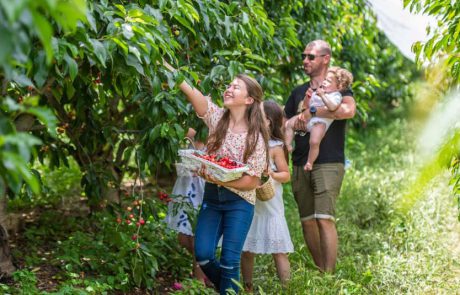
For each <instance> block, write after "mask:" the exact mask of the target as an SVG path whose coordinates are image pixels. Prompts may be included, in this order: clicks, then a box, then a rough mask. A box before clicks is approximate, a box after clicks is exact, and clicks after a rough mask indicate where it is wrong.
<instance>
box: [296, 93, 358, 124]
mask: <svg viewBox="0 0 460 295" xmlns="http://www.w3.org/2000/svg"><path fill="white" fill-rule="evenodd" d="M355 114H356V102H355V99H354V98H353V96H344V97H343V99H342V103H341V104H340V106H339V107H338V108H337V109H336V110H335V111H333V112H331V111H329V110H328V109H327V107H326V106H324V107H318V108H317V110H316V116H317V117H320V118H328V119H334V120H344V119H351V118H353V117H354V116H355ZM302 117H303V119H304V120H310V119H311V115H310V111H309V110H305V111H304V112H303V113H302Z"/></svg>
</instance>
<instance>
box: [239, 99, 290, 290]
mask: <svg viewBox="0 0 460 295" xmlns="http://www.w3.org/2000/svg"><path fill="white" fill-rule="evenodd" d="M264 112H265V117H266V122H267V125H268V128H269V130H270V141H269V143H268V145H269V154H270V170H269V174H270V176H271V178H272V180H273V185H274V188H275V196H274V197H273V198H272V199H270V200H268V201H264V202H262V201H259V200H257V201H256V206H255V213H254V218H253V220H252V224H251V228H250V229H249V233H248V236H247V238H246V242H245V243H244V246H243V255H242V257H241V272H242V275H243V282H244V286H245V289H246V290H247V291H252V289H253V287H252V273H253V270H254V257H255V254H272V256H273V259H274V260H275V266H276V271H277V273H278V277H279V279H280V281H281V283H282V284H283V285H286V284H287V282H288V281H289V277H290V265H289V259H288V256H287V253H291V252H294V246H293V245H292V241H291V237H290V235H289V228H288V225H287V222H286V218H285V216H284V203H283V186H282V183H286V182H288V181H289V180H290V179H291V176H290V174H289V165H288V153H287V149H286V145H285V144H284V132H283V126H284V112H283V109H282V108H281V107H280V106H279V105H278V104H277V103H276V102H274V101H270V100H269V101H265V102H264Z"/></svg>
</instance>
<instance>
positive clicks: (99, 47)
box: [89, 39, 107, 68]
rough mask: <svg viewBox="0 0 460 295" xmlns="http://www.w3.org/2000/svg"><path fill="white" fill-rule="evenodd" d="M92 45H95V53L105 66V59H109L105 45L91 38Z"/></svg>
mask: <svg viewBox="0 0 460 295" xmlns="http://www.w3.org/2000/svg"><path fill="white" fill-rule="evenodd" d="M89 41H90V42H91V45H92V46H93V53H94V55H96V57H97V59H98V60H99V62H100V63H101V64H102V66H103V67H104V68H105V61H106V60H107V50H106V49H105V47H104V44H102V42H100V41H99V40H96V39H89Z"/></svg>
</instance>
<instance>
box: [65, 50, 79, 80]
mask: <svg viewBox="0 0 460 295" xmlns="http://www.w3.org/2000/svg"><path fill="white" fill-rule="evenodd" d="M64 60H65V61H66V62H67V67H68V68H69V75H70V79H71V80H72V81H73V80H75V77H76V76H77V74H78V64H77V62H76V61H75V60H74V59H73V58H71V57H70V56H69V55H68V54H66V55H64Z"/></svg>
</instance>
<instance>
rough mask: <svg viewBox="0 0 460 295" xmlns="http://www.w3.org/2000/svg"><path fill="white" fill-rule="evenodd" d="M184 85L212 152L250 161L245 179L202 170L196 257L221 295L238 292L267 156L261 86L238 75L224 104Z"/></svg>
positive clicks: (228, 91) (245, 161) (266, 136)
mask: <svg viewBox="0 0 460 295" xmlns="http://www.w3.org/2000/svg"><path fill="white" fill-rule="evenodd" d="M165 65H166V66H167V67H168V66H169V65H167V64H166V63H165ZM169 68H170V69H172V67H170V66H169ZM172 70H173V69H172ZM179 88H180V89H181V90H182V92H183V93H184V94H185V95H186V97H187V99H188V101H189V102H190V103H191V104H192V106H193V108H194V109H195V112H196V114H197V115H198V117H200V118H201V119H203V120H204V122H205V123H206V125H207V126H208V128H209V138H208V141H207V146H206V147H207V152H208V153H209V154H217V155H218V156H227V157H229V158H231V159H233V160H236V161H239V162H242V163H245V164H247V165H248V166H249V170H248V171H247V172H245V173H244V174H243V176H242V177H241V178H239V179H236V180H232V181H229V182H221V181H218V180H217V179H215V178H213V177H212V176H211V175H209V174H208V173H207V172H206V169H204V168H202V169H200V171H199V172H198V174H199V175H200V176H202V177H203V178H204V179H205V180H206V184H205V190H204V196H203V204H202V206H201V209H200V213H199V214H198V220H197V226H196V231H195V256H196V260H197V263H198V264H199V265H200V267H201V269H202V270H203V272H204V273H205V274H206V276H207V277H208V278H209V279H210V280H211V282H212V283H213V284H214V286H215V287H216V289H217V290H218V291H219V292H220V294H226V292H227V291H226V290H228V289H233V290H234V291H236V292H238V286H237V285H236V284H235V283H234V282H233V280H235V281H238V280H239V272H240V256H241V251H242V249H243V244H244V241H245V239H246V235H247V233H248V230H249V227H250V226H251V222H252V217H253V215H254V204H255V201H256V192H255V189H256V187H257V186H258V185H259V182H260V177H261V175H262V173H263V171H264V170H265V169H266V166H267V160H268V153H267V149H268V140H269V135H268V129H267V126H266V125H265V124H264V115H263V110H262V100H263V91H262V87H261V86H260V85H259V83H258V82H257V81H256V80H255V79H253V78H251V77H249V76H247V75H243V74H240V75H238V76H236V78H235V79H234V80H233V81H232V82H231V83H230V84H229V85H228V87H227V89H226V90H225V91H224V94H223V100H224V108H221V107H219V106H217V105H216V104H215V103H213V102H212V101H211V99H210V98H209V97H205V96H204V95H203V94H202V93H201V92H200V91H199V90H198V89H196V88H193V87H191V86H190V85H189V84H188V83H187V82H185V81H184V82H182V83H181V84H180V85H179ZM221 237H222V249H221V255H220V259H217V258H216V248H217V243H218V241H219V239H220V238H221Z"/></svg>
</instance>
